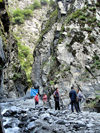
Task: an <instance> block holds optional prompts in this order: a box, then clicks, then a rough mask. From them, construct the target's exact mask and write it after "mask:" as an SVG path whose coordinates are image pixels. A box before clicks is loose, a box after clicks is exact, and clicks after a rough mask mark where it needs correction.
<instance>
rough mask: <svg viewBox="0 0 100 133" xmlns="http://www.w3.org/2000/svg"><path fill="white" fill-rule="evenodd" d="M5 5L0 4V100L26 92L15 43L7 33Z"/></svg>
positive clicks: (24, 75)
mask: <svg viewBox="0 0 100 133" xmlns="http://www.w3.org/2000/svg"><path fill="white" fill-rule="evenodd" d="M6 4H7V3H6V2H5V1H3V2H2V3H0V5H1V6H0V12H1V14H0V98H4V99H5V97H6V98H7V97H13V98H16V97H19V96H23V95H24V94H25V92H26V91H27V82H26V74H25V72H24V71H23V70H22V69H21V66H20V62H19V59H18V47H17V42H16V40H15V39H14V37H13V35H12V33H11V32H10V33H9V25H10V22H9V17H8V13H7V11H6V8H7V5H6ZM5 7H6V8H5ZM1 23H2V25H1ZM4 55H5V56H4ZM2 68H3V69H2ZM1 88H2V93H1ZM2 94H3V95H2ZM1 95H2V96H1ZM0 102H1V101H0Z"/></svg>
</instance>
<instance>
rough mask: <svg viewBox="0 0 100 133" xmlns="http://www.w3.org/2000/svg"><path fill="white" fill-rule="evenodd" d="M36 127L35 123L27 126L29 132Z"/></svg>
mask: <svg viewBox="0 0 100 133" xmlns="http://www.w3.org/2000/svg"><path fill="white" fill-rule="evenodd" d="M35 127H36V125H35V123H34V122H30V123H29V124H28V125H27V129H28V130H31V129H34V128H35Z"/></svg>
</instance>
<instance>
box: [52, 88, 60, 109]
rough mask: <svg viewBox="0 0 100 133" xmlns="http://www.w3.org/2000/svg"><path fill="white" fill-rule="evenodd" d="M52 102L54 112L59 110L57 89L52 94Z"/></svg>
mask: <svg viewBox="0 0 100 133" xmlns="http://www.w3.org/2000/svg"><path fill="white" fill-rule="evenodd" d="M53 96H54V101H55V110H57V109H58V110H60V106H59V91H58V88H56V90H55V92H54V94H53Z"/></svg>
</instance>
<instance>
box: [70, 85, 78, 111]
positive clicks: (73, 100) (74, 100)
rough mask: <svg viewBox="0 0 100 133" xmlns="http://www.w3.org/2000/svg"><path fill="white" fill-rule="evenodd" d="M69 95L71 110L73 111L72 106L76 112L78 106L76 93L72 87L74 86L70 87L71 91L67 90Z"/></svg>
mask: <svg viewBox="0 0 100 133" xmlns="http://www.w3.org/2000/svg"><path fill="white" fill-rule="evenodd" d="M69 97H70V99H71V110H72V112H74V107H75V109H76V112H78V107H77V93H76V91H75V89H74V87H73V86H72V87H71V91H70V92H69Z"/></svg>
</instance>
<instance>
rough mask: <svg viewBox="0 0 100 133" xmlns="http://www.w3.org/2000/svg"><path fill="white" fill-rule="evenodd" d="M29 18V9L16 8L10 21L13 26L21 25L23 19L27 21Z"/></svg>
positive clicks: (30, 12) (30, 14) (30, 11)
mask: <svg viewBox="0 0 100 133" xmlns="http://www.w3.org/2000/svg"><path fill="white" fill-rule="evenodd" d="M31 16H32V10H30V9H24V10H21V9H19V8H17V9H16V10H15V11H14V12H13V19H12V21H13V23H14V24H22V23H24V20H25V19H28V18H29V17H31Z"/></svg>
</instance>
